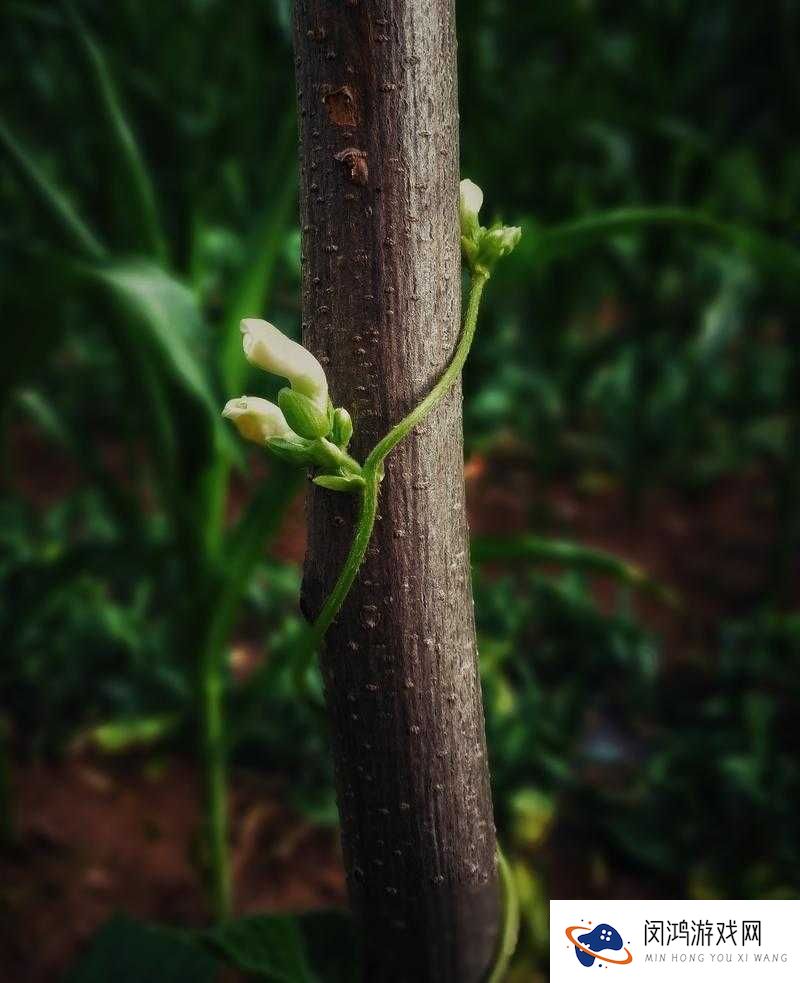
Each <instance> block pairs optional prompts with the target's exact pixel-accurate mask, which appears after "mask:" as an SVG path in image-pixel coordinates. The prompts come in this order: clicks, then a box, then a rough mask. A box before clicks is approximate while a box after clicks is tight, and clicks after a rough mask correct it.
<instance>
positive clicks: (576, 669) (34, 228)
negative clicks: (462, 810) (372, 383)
mask: <svg viewBox="0 0 800 983" xmlns="http://www.w3.org/2000/svg"><path fill="white" fill-rule="evenodd" d="M76 6H77V10H75V9H73V8H71V7H70V6H68V5H65V4H58V3H57V4H52V5H50V4H35V3H27V2H24V0H9V2H8V3H7V4H5V5H4V7H3V10H2V12H0V27H1V28H2V30H0V37H1V38H2V41H0V45H1V46H2V47H1V48H0V50H1V51H2V55H3V57H2V58H0V87H2V91H3V93H4V98H3V99H2V112H1V113H0V209H2V214H3V216H4V223H3V228H2V230H1V231H0V264H2V267H1V268H2V291H3V294H2V296H3V311H4V315H5V320H6V324H7V329H6V349H5V357H4V359H3V367H2V386H1V388H0V395H1V397H2V404H1V405H2V423H3V426H2V441H3V443H2V462H3V497H2V502H0V542H2V550H1V551H0V578H1V579H2V600H0V636H1V637H2V640H3V652H4V663H3V670H2V675H1V676H0V700H1V701H2V703H1V704H0V707H1V709H0V725H2V729H0V808H2V813H3V814H2V823H1V824H0V833H1V834H2V839H3V842H4V844H5V849H4V852H3V854H2V857H1V858H0V865H2V869H3V870H4V872H5V873H7V874H8V876H4V877H3V883H4V884H6V885H9V884H14V885H20V884H21V885H22V887H21V888H20V887H19V886H17V887H15V888H14V889H11V888H9V887H5V888H3V889H2V892H0V906H2V909H3V914H4V916H5V917H4V918H3V923H4V925H6V926H8V927H7V928H4V929H3V931H2V933H0V945H2V947H3V950H4V965H6V966H8V967H10V968H11V969H10V970H9V971H11V970H12V969H13V971H14V972H16V978H20V979H28V978H30V979H32V980H36V979H51V978H52V974H53V972H55V971H60V970H61V969H62V968H63V966H64V965H65V964H66V963H67V962H68V961H70V960H71V959H72V958H73V957H74V955H75V953H76V951H77V950H78V949H79V947H80V945H81V943H82V942H83V941H84V940H85V938H87V937H88V935H90V934H91V933H92V932H93V931H94V929H95V928H96V927H97V926H98V925H99V924H100V923H101V922H102V921H103V920H104V918H106V917H108V915H110V914H111V912H112V911H114V910H115V909H118V908H123V909H126V910H128V911H130V912H131V913H133V914H135V915H137V916H138V917H141V918H146V919H149V920H156V919H158V920H163V921H173V922H180V923H182V924H184V925H192V926H200V925H202V924H203V923H204V920H205V918H206V917H207V915H208V913H209V911H213V913H214V914H216V915H217V916H222V915H224V914H225V913H227V912H228V911H229V910H230V908H231V890H230V883H231V879H232V880H233V882H234V884H235V896H234V901H235V904H234V905H233V907H234V908H235V910H236V912H237V913H239V914H251V913H253V912H257V911H259V912H260V911H271V912H285V911H294V910H298V909H307V908H314V907H327V906H329V905H330V904H332V903H341V902H342V900H343V896H344V895H343V885H342V879H341V873H340V867H339V864H338V857H337V853H336V847H335V835H334V829H333V824H334V822H335V809H334V807H333V797H332V790H331V788H332V784H331V776H330V773H329V766H328V761H327V753H326V743H325V741H326V738H325V732H324V727H323V725H322V722H321V720H320V719H319V716H318V714H317V713H316V711H315V710H314V709H313V708H310V707H309V706H308V704H307V702H306V701H304V700H302V699H299V698H298V693H297V691H296V689H295V683H294V678H295V677H294V673H293V662H292V659H293V655H294V653H295V651H296V649H295V646H294V642H295V641H296V639H297V638H298V635H299V632H300V631H301V624H300V620H299V616H298V614H297V612H296V597H297V585H298V562H299V560H300V559H301V557H302V552H303V531H302V525H303V524H302V501H301V498H302V495H301V489H300V488H299V487H298V485H297V483H296V482H294V481H293V479H292V477H291V476H290V474H289V472H284V471H283V470H280V469H279V466H277V465H274V464H273V463H272V462H267V461H265V459H264V457H263V455H259V454H258V453H257V452H255V453H254V454H252V455H251V454H250V453H249V452H246V451H245V450H244V449H243V448H242V447H241V446H239V445H238V443H237V442H236V441H235V440H233V439H229V436H228V435H226V433H225V431H224V430H223V429H222V428H221V427H220V425H219V418H218V414H219V409H220V407H221V406H222V405H223V403H224V401H225V399H226V398H228V397H229V396H233V395H238V394H239V393H240V392H241V391H246V390H247V389H248V382H247V378H246V376H245V372H246V363H245V362H244V360H243V359H242V358H241V357H240V347H239V346H240V339H239V335H238V320H239V318H240V317H241V316H243V315H251V314H256V315H258V314H267V313H268V314H269V316H270V319H272V320H274V321H275V322H276V323H278V324H279V325H280V326H281V327H282V328H286V329H287V330H292V329H293V330H294V332H295V334H296V335H297V334H299V230H298V228H297V217H296V216H297V208H296V200H295V198H296V167H297V164H296V154H295V121H294V93H293V72H292V54H291V41H290V4H289V3H288V2H285V0H244V2H242V3H239V4H237V5H236V9H235V10H231V8H230V5H226V4H223V3H222V2H220V0H183V2H182V3H180V4H179V5H161V6H158V5H152V4H148V5H144V4H141V3H137V2H135V0H121V2H119V3H116V4H114V5H107V4H101V3H99V2H93V0H84V2H81V3H80V4H77V5H76ZM767 6H768V11H767V13H766V14H765V11H764V9H763V7H762V8H758V9H756V8H750V7H745V6H742V5H739V4H729V3H725V2H723V0H711V2H709V3H706V4H702V5H698V4H691V3H688V2H685V0H675V2H672V3H668V4H664V3H660V4H656V3H651V2H647V0H638V2H636V3H632V4H629V5H627V6H626V7H625V8H624V9H617V8H613V9H612V8H611V7H610V6H609V5H606V4H602V3H599V2H596V0H571V2H567V3H559V4H536V5H523V6H522V7H521V6H520V5H518V4H513V3H511V2H509V0H498V2H496V3H493V4H489V5H487V4H484V3H478V2H477V0H460V2H459V5H458V16H459V58H460V87H461V94H460V101H461V113H462V133H461V139H462V173H464V174H467V175H469V176H470V177H472V178H474V180H476V181H477V182H478V183H479V184H480V185H481V186H482V187H484V188H485V189H486V191H487V206H488V207H487V219H488V218H490V217H491V216H490V215H489V214H488V213H489V212H490V211H492V210H493V209H494V210H496V211H497V213H498V214H503V215H504V216H505V217H506V218H507V219H508V220H511V221H515V222H517V223H518V224H521V225H522V226H523V228H524V230H525V234H524V236H523V240H522V243H521V245H520V247H519V249H518V250H517V251H516V252H515V253H514V254H513V256H512V257H511V258H510V259H509V260H508V261H506V263H504V264H503V267H502V268H500V269H498V272H497V274H496V277H495V280H494V281H493V283H492V290H491V297H490V299H489V302H488V303H487V305H486V311H485V313H484V315H483V320H482V325H481V328H480V331H479V334H478V339H477V341H476V345H475V349H474V352H473V355H472V356H471V359H470V362H469V364H468V367H467V371H466V378H465V390H466V399H465V413H466V420H465V426H466V445H467V480H468V492H469V501H470V512H471V516H470V517H471V525H472V529H473V533H474V534H475V539H474V543H473V559H474V562H475V589H476V609H477V616H478V621H479V630H480V635H481V663H482V673H483V678H484V688H485V695H486V710H487V729H488V735H489V745H490V753H491V763H492V771H493V780H494V793H495V805H496V811H497V818H498V825H499V830H500V837H501V841H502V842H503V843H504V844H505V845H506V852H507V853H508V854H509V856H510V859H511V862H512V866H513V869H514V873H515V877H516V879H517V882H518V888H519V891H520V896H521V901H522V910H523V924H524V932H523V940H522V944H521V946H520V950H519V953H518V956H517V960H516V965H515V968H514V970H513V973H515V974H517V975H516V978H519V979H525V980H530V979H536V978H543V977H544V973H545V966H546V953H547V899H548V898H549V897H551V896H555V897H559V896H561V897H570V896H571V897H586V896H592V895H596V896H619V897H638V896H642V897H648V896H658V897H669V896H677V897H687V896H688V897H715V896H719V897H783V896H797V895H798V890H800V847H799V846H798V842H800V841H798V832H799V831H798V829H797V821H796V819H795V817H794V814H793V813H794V810H793V803H794V802H796V801H797V798H798V794H800V775H798V765H797V759H798V754H797V751H798V748H797V746H796V744H797V739H796V737H794V736H793V734H794V731H793V729H792V728H791V722H792V719H793V716H794V715H796V713H797V711H798V699H799V698H800V691H799V685H798V684H799V680H798V666H799V665H800V663H798V659H797V657H798V655H800V622H799V621H798V616H797V613H796V612H797V607H798V605H797V601H798V598H797V586H796V579H797V578H796V570H797V561H798V543H799V542H800V509H799V508H798V505H799V503H800V402H798V400H799V399H800V397H799V396H798V394H799V393H800V344H799V343H798V342H800V337H799V336H798V332H800V327H799V326H798V304H797V300H798V297H797V292H798V284H800V275H799V274H800V258H798V252H799V251H800V224H799V223H798V211H797V202H798V201H800V150H798V147H800V142H799V141H798V140H797V137H798V132H797V131H798V125H799V124H798V120H800V113H798V104H797V103H798V98H800V97H798V95H797V94H798V92H800V48H799V46H798V45H799V44H800V42H799V41H798V39H800V5H798V4H797V3H795V2H794V0H770V3H768V5H767ZM487 148H489V149H487ZM256 383H260V385H261V386H262V388H263V385H264V377H263V376H262V375H258V376H257V377H256V378H254V379H252V380H251V382H250V388H251V390H252V391H258V392H262V389H257V388H254V387H255V386H256ZM262 394H263V395H266V396H274V393H269V392H262ZM223 718H224V719H225V720H227V726H225V727H223ZM197 734H199V735H200V738H199V747H198V738H197ZM228 759H230V760H231V763H232V766H233V770H232V779H231V783H230V787H231V807H230V815H231V817H232V828H231V829H230V830H227V831H226V829H225V824H224V821H223V817H224V815H225V810H224V808H223V804H224V799H225V794H224V790H225V786H226V781H225V763H226V760H228ZM195 783H197V784H198V785H199V786H200V787H201V788H203V789H204V798H203V801H204V803H205V807H204V809H201V808H199V806H198V801H199V800H198V799H197V797H195V795H194V792H193V791H192V789H193V787H194V784H195ZM201 816H204V819H203V820H201ZM196 829H197V830H200V831H202V833H203V835H202V836H200V837H196V836H195V833H194V831H195V830H196ZM227 842H230V843H231V845H232V857H231V858H230V859H229V858H228V856H227V851H226V849H225V845H226V843H227ZM123 843H124V848H123ZM731 858H735V860H736V862H735V863H731ZM23 868H24V869H25V871H26V873H25V874H24V875H23V874H22V873H21V871H22V869H23ZM231 869H232V873H233V877H232V878H231V877H230V871H231ZM196 874H197V875H199V874H204V876H205V879H206V882H207V884H208V885H209V888H210V892H209V894H208V897H209V900H210V904H211V907H210V909H209V908H207V907H205V906H203V905H201V904H200V903H198V902H187V901H186V900H185V897H186V896H187V895H188V894H189V893H190V892H191V882H192V878H193V877H194V876H195V875H196ZM178 896H180V897H181V901H180V902H177V901H176V898H177V897H178ZM76 912H78V913H80V917H76ZM23 923H24V924H25V925H26V926H28V928H27V929H26V932H25V933H24V934H25V937H26V938H27V939H29V940H30V939H40V940H44V939H48V940H52V939H55V941H49V942H48V943H47V944H45V943H44V941H42V943H41V945H38V946H34V947H31V946H30V943H28V944H27V945H23V944H21V942H20V932H19V930H18V926H19V925H21V924H23ZM67 924H69V925H74V926H76V927H75V928H74V929H71V930H70V931H67V929H66V928H65V927H64V926H65V925H67ZM236 924H238V925H239V926H240V927H239V929H238V930H237V932H238V934H237V932H233V933H229V934H227V935H225V934H219V930H218V934H217V936H215V937H214V938H213V939H206V941H207V942H209V944H210V945H211V948H210V950H209V951H210V952H211V953H212V954H213V956H215V957H216V956H219V955H220V954H224V955H225V956H226V958H228V959H231V958H233V960H234V961H237V962H239V963H240V965H243V966H245V967H246V968H247V967H249V968H250V969H252V968H253V965H254V963H253V959H254V958H255V957H254V956H253V952H254V948H253V944H252V943H253V939H254V938H255V939H256V942H257V943H258V944H257V945H256V946H255V948H256V949H257V950H258V951H260V952H261V963H260V964H259V965H260V968H261V970H262V972H263V971H264V959H265V958H266V959H267V960H268V959H269V958H275V959H278V962H276V963H275V965H276V966H277V967H278V968H277V969H274V974H277V973H278V972H279V971H280V972H284V976H283V977H276V978H284V979H285V978H287V976H288V978H298V979H302V978H304V977H303V975H302V974H303V973H310V972H311V969H310V968H309V966H311V965H314V966H315V967H316V968H317V972H321V973H322V978H323V979H326V980H328V979H337V978H342V979H344V978H346V975H340V976H337V975H336V973H335V971H334V969H333V968H332V965H331V964H328V965H325V966H324V967H323V968H322V970H320V969H319V963H315V962H314V959H315V958H316V954H317V952H318V950H319V946H316V947H315V939H318V938H319V936H320V934H321V933H322V934H324V931H325V930H326V929H325V924H324V923H320V922H318V921H314V920H313V919H312V920H311V921H308V920H306V921H305V922H304V923H303V926H302V931H303V933H304V935H303V938H304V939H305V940H306V941H305V942H302V941H301V936H300V934H298V933H299V931H300V930H299V929H298V927H297V924H296V923H295V922H292V921H290V920H287V919H277V920H271V921H268V922H267V921H265V920H263V919H262V920H259V922H258V923H244V922H239V923H236ZM54 925H56V926H59V930H58V931H57V932H55V931H54V928H53V926H54ZM15 926H17V928H15ZM337 926H338V923H337ZM336 931H337V933H338V932H339V928H338V927H337V930H336ZM137 933H138V934H137ZM120 938H127V939H128V940H129V941H128V943H127V944H128V945H131V943H130V939H131V938H135V939H136V940H137V941H136V943H135V945H134V946H133V947H134V948H136V947H137V946H141V947H144V948H147V946H151V947H153V949H154V950H155V951H159V952H160V951H161V950H160V949H159V946H161V945H162V943H164V939H163V938H162V936H161V935H159V934H158V933H154V932H153V931H151V930H149V929H148V930H145V929H143V928H142V927H141V926H138V925H137V924H136V923H134V922H127V921H117V922H114V923H112V924H111V925H110V926H109V927H108V928H107V929H106V930H105V931H104V933H103V934H101V936H99V937H98V939H97V941H96V942H95V944H94V947H93V948H92V949H91V950H90V952H89V955H88V956H87V957H86V959H85V960H84V963H83V964H82V966H83V968H82V969H79V970H78V971H77V972H78V973H83V976H76V978H77V979H91V978H92V977H91V975H90V974H91V972H92V971H93V970H92V966H93V965H94V966H95V969H94V971H95V972H99V971H98V970H97V968H96V967H97V966H98V965H102V958H103V951H104V946H105V947H111V948H113V947H114V946H116V945H118V944H119V939H120ZM342 938H346V936H342ZM265 940H266V941H265ZM172 941H173V942H174V939H172ZM259 946H260V947H261V948H260V949H259ZM305 947H307V951H306V948H305ZM167 948H169V947H167ZM32 949H36V951H32ZM192 951H193V952H194V950H192ZM265 952H266V956H265V955H264V953H265ZM276 953H279V954H280V953H282V955H280V956H276V955H275V954H276ZM309 953H310V955H309ZM163 958H164V959H167V958H168V957H166V956H164V957H163ZM187 958H188V957H187ZM192 959H196V960H200V961H201V962H202V965H200V964H199V963H197V964H195V965H194V969H193V971H194V972H196V978H203V976H202V974H203V973H207V974H209V975H208V977H207V978H211V977H212V974H213V972H214V968H213V959H212V957H210V956H206V955H202V954H201V955H198V954H196V953H195V954H194V955H193V956H192ZM281 959H283V960H284V963H280V960H281ZM92 960H95V962H94V963H92ZM98 960H100V962H97V961H98ZM309 960H310V962H309ZM256 962H258V960H257V959H256ZM341 965H342V966H343V965H344V963H342V964H341ZM281 967H283V968H281ZM287 967H289V968H287ZM292 972H293V973H295V976H291V975H289V974H290V973H292ZM336 972H339V971H338V970H337V971H336ZM341 973H342V974H345V973H346V971H345V970H344V969H342V970H341ZM267 975H268V974H267ZM95 978H97V977H95ZM100 978H102V976H100ZM165 978H166V977H165ZM181 978H182V977H180V976H179V975H176V976H175V979H181Z"/></svg>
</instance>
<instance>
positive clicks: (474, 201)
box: [458, 178, 483, 240]
mask: <svg viewBox="0 0 800 983" xmlns="http://www.w3.org/2000/svg"><path fill="white" fill-rule="evenodd" d="M482 204H483V192H482V191H481V189H480V188H479V187H478V185H477V184H475V182H474V181H470V180H469V178H464V180H463V181H462V182H461V184H459V186H458V214H459V218H460V220H461V235H462V236H464V237H465V238H466V239H469V240H472V239H474V238H475V235H476V233H477V231H478V228H479V223H478V212H479V211H480V210H481V205H482Z"/></svg>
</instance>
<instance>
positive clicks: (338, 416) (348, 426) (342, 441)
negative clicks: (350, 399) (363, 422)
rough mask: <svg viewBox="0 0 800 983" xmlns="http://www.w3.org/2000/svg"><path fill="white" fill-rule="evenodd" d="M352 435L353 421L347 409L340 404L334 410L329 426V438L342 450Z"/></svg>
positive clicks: (345, 447)
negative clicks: (331, 422)
mask: <svg viewBox="0 0 800 983" xmlns="http://www.w3.org/2000/svg"><path fill="white" fill-rule="evenodd" d="M352 436H353V421H352V419H351V417H350V414H349V413H348V412H347V410H346V409H345V408H344V407H343V406H340V407H339V408H338V409H336V410H334V413H333V425H332V427H331V440H332V441H333V442H334V444H336V446H337V447H341V449H342V450H346V449H347V445H348V444H349V443H350V438H351V437H352Z"/></svg>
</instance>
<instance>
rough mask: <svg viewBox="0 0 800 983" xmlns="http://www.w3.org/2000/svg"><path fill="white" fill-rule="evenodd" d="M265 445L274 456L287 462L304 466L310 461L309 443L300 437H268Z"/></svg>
mask: <svg viewBox="0 0 800 983" xmlns="http://www.w3.org/2000/svg"><path fill="white" fill-rule="evenodd" d="M266 446H267V450H268V451H271V452H272V453H273V454H274V455H275V457H279V458H280V459H281V460H282V461H288V462H289V464H295V465H297V466H298V467H303V468H305V467H308V465H309V464H310V463H311V449H310V445H309V443H308V441H307V440H304V439H303V438H302V437H270V439H269V440H268V441H267V444H266Z"/></svg>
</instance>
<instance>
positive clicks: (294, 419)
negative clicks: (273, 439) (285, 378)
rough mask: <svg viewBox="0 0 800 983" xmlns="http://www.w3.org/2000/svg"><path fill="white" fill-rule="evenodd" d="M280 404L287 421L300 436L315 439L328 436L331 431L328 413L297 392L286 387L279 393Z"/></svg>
mask: <svg viewBox="0 0 800 983" xmlns="http://www.w3.org/2000/svg"><path fill="white" fill-rule="evenodd" d="M278 406H280V408H281V410H282V411H283V415H284V416H285V417H286V422H287V423H288V424H289V426H290V427H291V428H292V430H294V432H295V433H296V434H298V435H299V436H300V437H306V438H307V439H308V440H315V439H316V438H317V437H326V436H327V435H328V433H330V429H331V423H330V420H329V419H328V414H327V413H324V412H323V411H322V410H321V409H320V408H319V407H318V406H317V405H316V403H315V402H314V401H313V400H311V399H309V398H308V396H304V395H303V394H302V393H299V392H296V391H295V390H294V389H288V388H284V389H281V391H280V392H279V393H278Z"/></svg>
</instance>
